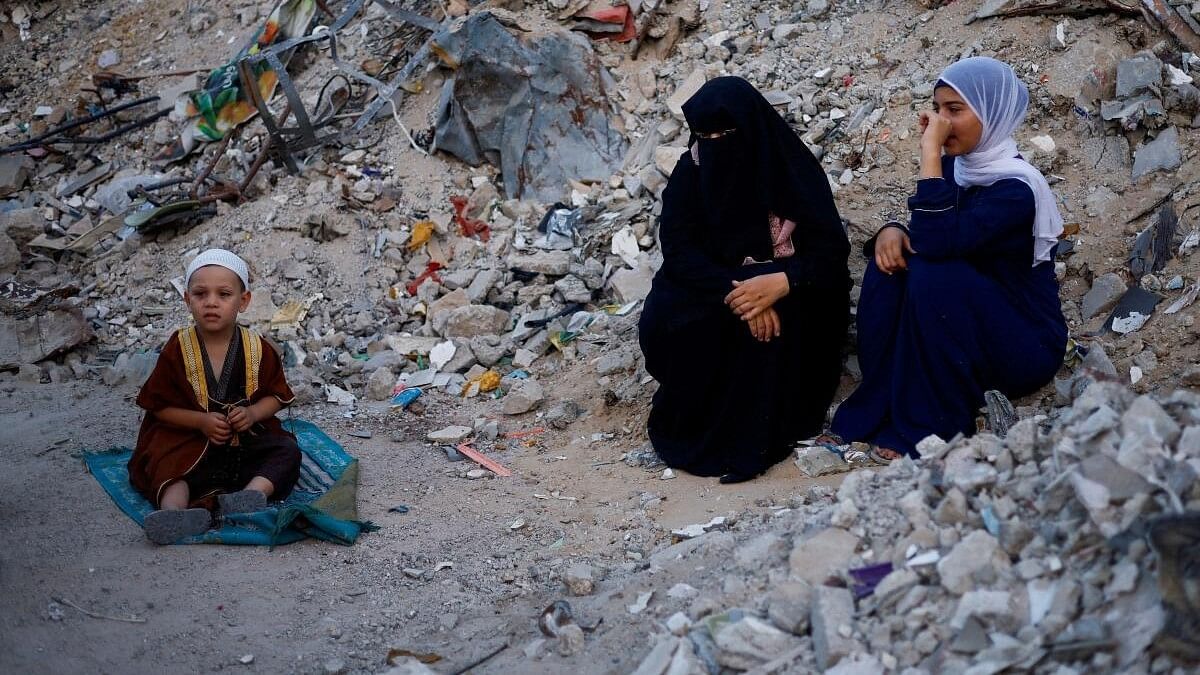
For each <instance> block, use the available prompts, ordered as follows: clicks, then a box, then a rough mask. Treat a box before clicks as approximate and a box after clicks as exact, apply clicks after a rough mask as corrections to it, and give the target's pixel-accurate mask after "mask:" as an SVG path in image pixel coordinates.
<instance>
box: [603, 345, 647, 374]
mask: <svg viewBox="0 0 1200 675" xmlns="http://www.w3.org/2000/svg"><path fill="white" fill-rule="evenodd" d="M636 363H637V362H636V361H635V360H634V358H633V354H632V353H630V352H629V351H628V350H624V349H622V350H619V351H615V352H609V353H607V354H605V355H604V356H601V357H600V360H599V361H597V362H596V374H597V375H600V376H604V375H612V374H614V373H620V372H624V371H626V370H631V369H632V368H633V366H634V365H635V364H636Z"/></svg>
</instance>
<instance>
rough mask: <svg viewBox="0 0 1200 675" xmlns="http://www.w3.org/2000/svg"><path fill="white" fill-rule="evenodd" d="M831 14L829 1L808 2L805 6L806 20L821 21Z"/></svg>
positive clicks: (811, 0)
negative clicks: (820, 19)
mask: <svg viewBox="0 0 1200 675" xmlns="http://www.w3.org/2000/svg"><path fill="white" fill-rule="evenodd" d="M828 13H829V0H808V2H807V3H805V5H804V17H805V18H806V19H810V20H811V19H819V18H821V17H823V16H825V15H826V14H828Z"/></svg>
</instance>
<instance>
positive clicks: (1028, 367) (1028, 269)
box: [832, 57, 1067, 462]
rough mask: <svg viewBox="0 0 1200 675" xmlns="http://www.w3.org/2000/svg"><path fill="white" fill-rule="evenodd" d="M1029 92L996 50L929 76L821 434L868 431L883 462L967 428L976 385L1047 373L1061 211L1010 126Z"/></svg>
mask: <svg viewBox="0 0 1200 675" xmlns="http://www.w3.org/2000/svg"><path fill="white" fill-rule="evenodd" d="M1028 104H1029V92H1028V90H1027V89H1026V88H1025V85H1024V84H1023V83H1022V82H1021V81H1020V79H1018V78H1017V75H1016V73H1014V72H1013V70H1012V68H1011V67H1010V66H1008V65H1007V64H1005V63H1002V62H1000V61H997V60H995V59H991V58H986V57H974V58H969V59H964V60H962V61H959V62H958V63H955V64H954V65H952V66H950V67H949V68H947V69H946V70H945V71H944V72H943V73H942V75H941V77H940V78H939V79H938V82H937V85H936V87H935V90H934V104H933V110H932V111H924V112H922V113H921V117H920V129H921V174H920V180H919V181H918V182H917V189H916V194H914V195H913V196H912V197H910V198H909V200H908V208H909V211H910V212H911V216H910V220H909V225H908V227H904V226H903V225H901V224H899V223H889V224H888V225H885V226H884V228H883V229H881V230H880V231H879V232H878V233H877V234H876V235H875V237H874V238H873V239H872V240H871V241H869V242H868V243H867V245H866V247H865V253H866V255H867V257H868V258H869V260H868V263H867V270H866V274H865V276H864V278H863V283H862V296H861V298H860V301H859V307H858V358H859V364H860V366H861V368H862V375H863V379H862V383H861V384H860V385H859V387H858V389H857V390H856V391H855V392H854V393H853V394H852V395H851V396H850V398H849V399H847V400H846V401H845V402H844V403H843V404H842V405H841V406H840V407H839V408H838V411H837V413H836V415H835V417H834V421H833V426H832V430H833V432H834V434H836V435H837V436H839V437H840V438H835V439H833V440H835V441H844V442H848V441H864V442H867V443H870V444H872V446H873V450H872V456H873V457H874V458H875V459H877V460H880V461H884V462H887V461H891V460H893V459H896V458H898V457H900V456H901V455H902V454H908V455H911V456H914V457H915V456H917V453H916V444H917V443H918V442H920V441H921V439H923V438H925V437H926V436H928V435H930V434H937V435H938V436H941V437H942V438H950V437H952V436H954V435H955V434H957V433H959V432H962V433H964V434H968V435H969V434H970V433H972V432H973V431H974V429H975V416H976V411H977V410H979V408H980V406H982V405H983V402H984V398H983V394H984V392H985V391H988V390H991V389H996V390H999V391H1000V392H1002V393H1004V394H1005V395H1006V396H1008V397H1010V398H1016V397H1019V396H1024V395H1027V394H1030V393H1032V392H1035V391H1037V390H1038V389H1039V388H1041V387H1042V386H1044V385H1046V384H1047V383H1049V382H1050V381H1051V379H1052V378H1053V377H1054V374H1055V372H1056V371H1057V370H1058V367H1059V365H1060V364H1061V363H1062V358H1063V355H1064V351H1065V349H1066V343H1067V327H1066V322H1065V321H1064V319H1063V315H1062V310H1061V307H1060V305H1059V300H1058V283H1057V281H1056V280H1055V277H1054V263H1053V254H1054V249H1055V245H1056V243H1057V240H1058V236H1059V235H1060V234H1061V233H1062V217H1061V216H1060V215H1059V212H1058V207H1057V205H1056V203H1055V199H1054V195H1053V194H1052V193H1051V191H1050V187H1049V185H1048V184H1047V182H1046V179H1045V177H1044V176H1042V174H1041V173H1040V172H1039V171H1038V170H1037V169H1035V168H1034V167H1033V166H1032V165H1030V164H1029V163H1028V162H1026V161H1025V160H1024V159H1022V158H1021V157H1020V155H1019V154H1018V153H1017V144H1016V141H1015V140H1013V136H1012V134H1013V132H1014V131H1015V130H1016V129H1017V127H1018V126H1020V124H1021V122H1022V120H1023V119H1024V117H1025V111H1026V108H1027V107H1028Z"/></svg>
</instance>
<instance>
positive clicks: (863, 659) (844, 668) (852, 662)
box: [824, 654, 895, 675]
mask: <svg viewBox="0 0 1200 675" xmlns="http://www.w3.org/2000/svg"><path fill="white" fill-rule="evenodd" d="M892 660H893V661H895V658H893V659H892ZM883 663H884V662H883V661H880V660H879V658H878V657H876V656H875V655H874V654H853V655H851V656H850V657H849V658H845V659H842V660H841V661H840V662H838V664H837V665H836V666H834V667H832V668H830V669H829V670H826V671H825V673H824V675H879V673H883V672H891V671H894V670H895V668H887V667H885V666H884V665H883Z"/></svg>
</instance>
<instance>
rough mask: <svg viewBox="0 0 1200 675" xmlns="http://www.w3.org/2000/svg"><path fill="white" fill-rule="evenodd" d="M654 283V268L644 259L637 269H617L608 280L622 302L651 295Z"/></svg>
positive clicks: (643, 298) (618, 299) (642, 298)
mask: <svg viewBox="0 0 1200 675" xmlns="http://www.w3.org/2000/svg"><path fill="white" fill-rule="evenodd" d="M653 283H654V270H653V268H651V267H650V265H649V264H648V263H646V262H644V261H643V262H640V263H639V264H638V266H637V269H628V268H623V269H619V270H617V271H616V272H614V273H613V275H612V277H611V278H610V279H609V280H608V286H609V288H611V289H612V291H613V294H614V295H615V297H616V299H617V301H618V302H621V303H627V302H634V301H637V300H645V299H646V296H647V295H650V288H651V286H652V285H653Z"/></svg>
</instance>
